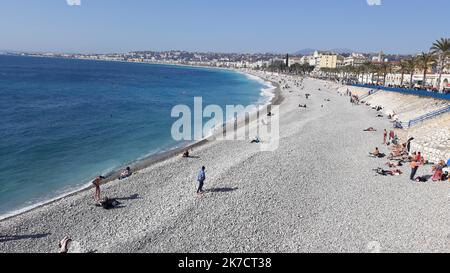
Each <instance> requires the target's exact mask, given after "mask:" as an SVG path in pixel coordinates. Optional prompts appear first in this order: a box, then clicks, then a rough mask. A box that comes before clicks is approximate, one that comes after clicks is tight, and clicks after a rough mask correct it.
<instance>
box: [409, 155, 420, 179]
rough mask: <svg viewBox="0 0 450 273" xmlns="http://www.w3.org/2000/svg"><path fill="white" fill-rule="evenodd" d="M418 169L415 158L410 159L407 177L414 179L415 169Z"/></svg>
mask: <svg viewBox="0 0 450 273" xmlns="http://www.w3.org/2000/svg"><path fill="white" fill-rule="evenodd" d="M418 169H419V163H417V161H416V160H415V159H413V160H412V161H411V175H410V177H409V179H411V180H412V181H414V177H415V176H416V173H417V170H418Z"/></svg>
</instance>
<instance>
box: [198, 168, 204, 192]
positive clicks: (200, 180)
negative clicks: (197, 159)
mask: <svg viewBox="0 0 450 273" xmlns="http://www.w3.org/2000/svg"><path fill="white" fill-rule="evenodd" d="M205 170H206V168H205V166H203V167H202V169H201V170H200V172H199V173H198V176H197V181H198V189H197V194H203V185H204V183H205V179H206V175H205Z"/></svg>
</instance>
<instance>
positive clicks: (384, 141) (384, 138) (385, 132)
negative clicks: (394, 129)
mask: <svg viewBox="0 0 450 273" xmlns="http://www.w3.org/2000/svg"><path fill="white" fill-rule="evenodd" d="M387 135H388V132H387V130H386V129H384V137H383V144H386V140H387Z"/></svg>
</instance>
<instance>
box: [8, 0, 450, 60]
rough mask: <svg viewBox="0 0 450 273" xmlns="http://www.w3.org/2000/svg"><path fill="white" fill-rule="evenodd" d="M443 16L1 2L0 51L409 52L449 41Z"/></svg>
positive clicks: (409, 1) (354, 1) (419, 3)
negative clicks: (305, 49)
mask: <svg viewBox="0 0 450 273" xmlns="http://www.w3.org/2000/svg"><path fill="white" fill-rule="evenodd" d="M71 1H78V0H71ZM449 14H450V1H448V0H382V5H380V6H369V5H368V4H367V1H366V0H277V1H275V0H271V1H267V0H81V5H80V6H69V5H68V4H67V2H66V0H1V1H0V50H23V51H53V52H83V53H86V52H98V53H107V52H126V51H132V50H168V49H180V50H189V51H220V52H278V53H286V52H289V53H290V52H294V51H297V50H299V49H302V48H319V49H331V48H350V49H353V50H358V51H379V50H381V49H382V50H384V51H385V52H388V53H415V52H418V51H423V50H428V49H429V47H430V45H431V43H432V42H433V41H434V40H436V39H439V38H441V37H450V16H449Z"/></svg>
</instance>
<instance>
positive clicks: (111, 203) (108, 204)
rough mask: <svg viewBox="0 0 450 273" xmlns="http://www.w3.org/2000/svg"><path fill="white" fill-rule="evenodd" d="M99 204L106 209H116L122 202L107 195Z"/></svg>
mask: <svg viewBox="0 0 450 273" xmlns="http://www.w3.org/2000/svg"><path fill="white" fill-rule="evenodd" d="M99 205H100V206H101V207H103V208H104V209H107V210H109V209H115V208H117V207H118V206H119V205H120V202H119V201H117V200H116V199H110V198H108V197H105V198H104V199H103V200H102V201H101V202H100V203H99Z"/></svg>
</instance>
